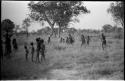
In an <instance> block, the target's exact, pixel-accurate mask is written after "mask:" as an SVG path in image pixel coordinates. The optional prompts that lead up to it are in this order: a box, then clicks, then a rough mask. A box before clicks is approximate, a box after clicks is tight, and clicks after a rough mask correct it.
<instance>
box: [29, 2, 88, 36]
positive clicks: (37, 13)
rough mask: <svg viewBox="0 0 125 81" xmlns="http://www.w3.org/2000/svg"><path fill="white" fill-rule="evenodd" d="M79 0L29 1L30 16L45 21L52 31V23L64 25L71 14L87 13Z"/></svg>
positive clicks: (70, 17) (70, 19) (69, 19)
mask: <svg viewBox="0 0 125 81" xmlns="http://www.w3.org/2000/svg"><path fill="white" fill-rule="evenodd" d="M81 4H82V2H81V1H63V2H62V1H39V2H37V3H35V2H33V1H31V2H30V3H29V4H28V6H29V9H30V11H31V12H30V14H29V16H30V18H31V19H33V20H35V21H39V22H40V21H47V22H48V23H49V25H50V27H51V28H52V35H53V32H54V25H55V24H57V25H58V26H59V27H66V26H67V25H68V23H69V22H70V21H72V17H73V16H77V15H79V14H80V13H88V12H89V11H88V10H87V9H86V7H84V6H82V5H81Z"/></svg>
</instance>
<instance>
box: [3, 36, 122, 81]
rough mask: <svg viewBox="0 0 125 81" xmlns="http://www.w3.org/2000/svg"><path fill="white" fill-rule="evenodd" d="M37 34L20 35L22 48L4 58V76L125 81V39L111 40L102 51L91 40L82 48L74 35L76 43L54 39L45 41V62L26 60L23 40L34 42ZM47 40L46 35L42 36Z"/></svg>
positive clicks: (95, 42)
mask: <svg viewBox="0 0 125 81" xmlns="http://www.w3.org/2000/svg"><path fill="white" fill-rule="evenodd" d="M36 37H38V36H35V35H33V36H32V35H31V36H30V37H29V38H28V39H26V37H25V36H19V37H18V38H17V40H18V41H17V42H18V44H19V49H18V51H16V52H13V53H12V58H11V59H6V58H4V60H3V62H2V65H1V69H2V70H1V71H2V79H16V80H19V79H21V80H23V79H24V80H25V79H26V80H27V79H36V80H39V79H40V80H50V79H51V80H52V79H56V80H67V79H70V80H81V79H84V80H87V79H89V80H91V79H94V80H98V79H105V80H123V79H124V40H123V39H120V40H119V39H109V40H108V41H109V44H110V48H109V47H107V49H106V50H104V51H103V50H102V49H101V47H100V44H101V42H100V41H99V40H98V41H91V42H90V46H87V47H86V48H85V46H83V47H81V46H80V44H81V42H80V41H79V40H78V38H77V36H75V39H76V40H75V43H74V44H73V45H67V44H66V43H59V40H58V38H52V42H51V44H47V43H46V49H47V52H46V62H44V61H43V62H42V63H35V62H31V54H30V55H29V61H28V62H27V61H26V60H25V51H24V48H23V44H24V41H34V42H35V38H36ZM41 37H42V38H45V40H47V39H46V38H47V37H46V36H41Z"/></svg>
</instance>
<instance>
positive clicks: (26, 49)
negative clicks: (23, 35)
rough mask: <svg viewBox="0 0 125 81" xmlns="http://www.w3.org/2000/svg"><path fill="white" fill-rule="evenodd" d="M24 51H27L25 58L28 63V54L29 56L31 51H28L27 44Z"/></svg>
mask: <svg viewBox="0 0 125 81" xmlns="http://www.w3.org/2000/svg"><path fill="white" fill-rule="evenodd" d="M24 49H25V52H26V53H25V58H26V61H28V54H29V50H28V46H27V44H25V45H24Z"/></svg>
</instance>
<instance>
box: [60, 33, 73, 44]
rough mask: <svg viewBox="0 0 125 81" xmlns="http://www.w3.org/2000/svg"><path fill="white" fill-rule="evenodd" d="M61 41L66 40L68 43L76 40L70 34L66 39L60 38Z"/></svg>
mask: <svg viewBox="0 0 125 81" xmlns="http://www.w3.org/2000/svg"><path fill="white" fill-rule="evenodd" d="M60 42H61V43H62V42H63V43H64V42H66V43H67V44H73V43H74V42H75V40H74V38H73V37H72V36H71V34H69V35H68V36H67V37H66V39H64V38H62V37H61V38H60Z"/></svg>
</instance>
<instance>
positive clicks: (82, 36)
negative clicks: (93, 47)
mask: <svg viewBox="0 0 125 81" xmlns="http://www.w3.org/2000/svg"><path fill="white" fill-rule="evenodd" d="M81 41H82V43H81V46H82V45H83V44H85V42H86V41H85V37H84V35H83V34H82V35H81Z"/></svg>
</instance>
